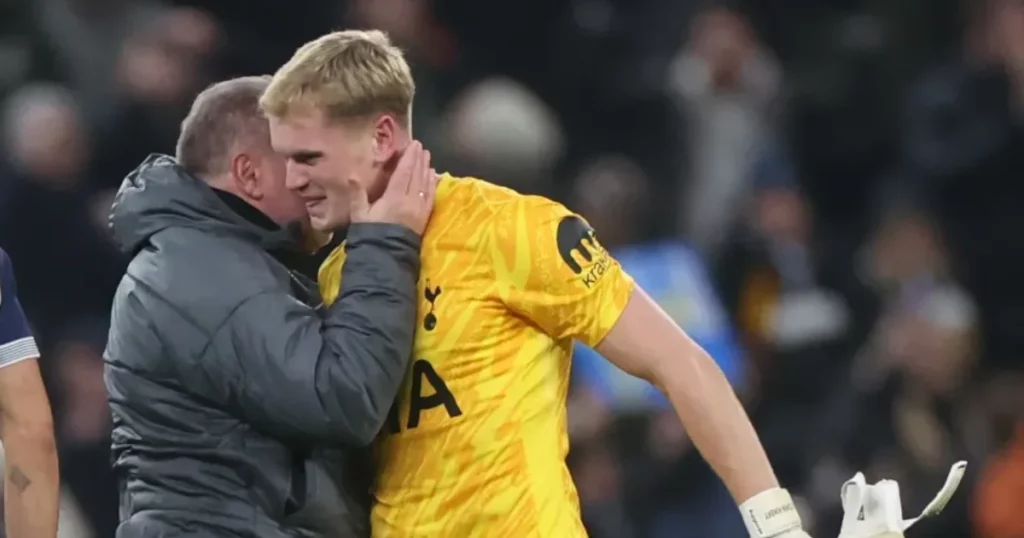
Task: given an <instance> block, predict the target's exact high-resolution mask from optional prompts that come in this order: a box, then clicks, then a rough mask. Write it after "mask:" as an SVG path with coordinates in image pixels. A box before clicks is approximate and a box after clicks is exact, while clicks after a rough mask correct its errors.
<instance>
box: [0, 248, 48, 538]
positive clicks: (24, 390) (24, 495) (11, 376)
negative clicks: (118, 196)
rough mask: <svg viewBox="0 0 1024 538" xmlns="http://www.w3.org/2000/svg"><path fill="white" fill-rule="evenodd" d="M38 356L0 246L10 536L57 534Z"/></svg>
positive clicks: (0, 368)
mask: <svg viewBox="0 0 1024 538" xmlns="http://www.w3.org/2000/svg"><path fill="white" fill-rule="evenodd" d="M38 356H39V352H38V351H37V348H36V343H35V340H34V339H33V338H32V335H31V334H30V333H29V329H28V324H27V323H26V321H25V316H24V313H23V312H22V310H21V306H20V305H19V304H18V299H17V296H16V292H15V282H14V274H13V271H12V267H11V264H10V260H8V258H7V255H6V254H4V252H3V251H2V250H0V439H2V440H3V446H4V461H5V470H4V471H5V472H4V522H5V525H6V530H7V536H8V537H10V538H37V537H39V538H47V537H53V536H56V534H57V514H58V505H59V495H60V479H59V471H58V465H57V450H56V445H55V443H54V438H53V416H52V414H51V412H50V402H49V400H48V398H47V396H46V389H45V388H44V387H43V381H42V377H41V376H40V374H39V366H38V364H37V361H36V359H37V358H38Z"/></svg>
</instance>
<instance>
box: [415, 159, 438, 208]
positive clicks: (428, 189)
mask: <svg viewBox="0 0 1024 538" xmlns="http://www.w3.org/2000/svg"><path fill="white" fill-rule="evenodd" d="M440 180H441V176H439V175H438V174H437V172H435V171H434V169H433V168H431V166H430V152H429V151H425V152H424V157H423V172H422V173H421V174H420V178H419V182H418V185H417V187H416V188H417V191H418V192H421V193H423V196H421V197H420V199H421V200H422V203H423V205H424V207H425V209H426V210H427V211H428V212H429V211H430V210H431V209H433V207H434V196H435V195H436V194H437V185H438V183H439V182H440Z"/></svg>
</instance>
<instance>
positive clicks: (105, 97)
mask: <svg viewBox="0 0 1024 538" xmlns="http://www.w3.org/2000/svg"><path fill="white" fill-rule="evenodd" d="M31 4H32V6H33V7H34V8H35V13H34V15H35V19H36V20H37V21H38V22H39V24H40V26H41V28H42V29H43V32H44V33H45V35H46V36H47V38H48V39H49V41H50V42H51V43H52V44H53V45H54V48H55V50H56V53H57V57H58V58H59V59H60V62H61V66H62V67H63V68H64V70H65V72H66V73H67V78H68V81H69V83H70V86H71V88H72V89H73V90H74V91H75V93H76V97H77V98H78V99H79V100H80V101H81V103H82V104H83V110H85V111H86V113H87V115H88V117H87V122H88V123H90V124H94V123H98V122H102V121H104V120H105V119H106V117H107V114H109V113H110V112H112V111H113V109H114V106H115V105H116V103H117V91H116V89H115V80H116V77H115V76H114V75H115V72H116V61H117V54H118V51H119V50H120V49H121V47H122V45H123V43H124V42H125V40H127V39H128V37H129V36H131V35H132V34H134V33H135V32H137V31H138V29H139V28H140V27H147V26H149V25H150V24H152V23H153V21H155V20H156V19H157V17H158V16H159V15H160V14H161V13H162V11H163V9H164V8H163V6H162V5H161V3H160V2H158V1H155V0H38V1H34V2H32V3H31Z"/></svg>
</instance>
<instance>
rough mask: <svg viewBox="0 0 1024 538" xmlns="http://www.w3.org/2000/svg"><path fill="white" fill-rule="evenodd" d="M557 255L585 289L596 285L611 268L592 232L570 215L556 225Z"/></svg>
mask: <svg viewBox="0 0 1024 538" xmlns="http://www.w3.org/2000/svg"><path fill="white" fill-rule="evenodd" d="M557 241H558V253H559V254H560V255H561V256H562V261H564V262H565V264H566V265H568V266H569V269H571V270H572V272H573V273H576V274H577V275H578V276H579V278H580V282H582V283H583V285H584V286H586V287H588V288H589V287H591V286H593V285H594V284H597V282H598V281H599V280H601V277H602V276H604V274H605V273H606V272H607V271H608V267H610V266H611V257H610V256H609V255H608V251H606V250H605V249H604V247H602V246H601V244H600V243H598V242H597V237H596V236H595V235H594V230H593V229H592V228H591V227H590V226H588V225H587V223H586V222H583V219H581V218H579V217H577V216H575V215H572V216H568V217H564V218H563V219H562V221H561V222H559V223H558V234H557Z"/></svg>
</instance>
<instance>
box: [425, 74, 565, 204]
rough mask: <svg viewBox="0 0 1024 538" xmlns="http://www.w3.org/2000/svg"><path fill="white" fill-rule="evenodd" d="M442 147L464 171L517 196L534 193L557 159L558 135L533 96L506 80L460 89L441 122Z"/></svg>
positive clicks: (547, 178) (555, 125)
mask: <svg viewBox="0 0 1024 538" xmlns="http://www.w3.org/2000/svg"><path fill="white" fill-rule="evenodd" d="M445 132H446V137H445V139H446V140H447V141H448V143H449V144H450V147H448V148H444V149H445V151H446V152H447V153H448V154H450V155H451V156H452V158H453V159H454V162H455V163H457V166H459V167H463V168H464V169H465V170H466V172H465V173H471V174H474V175H479V176H480V177H483V178H486V179H488V180H490V181H495V182H498V183H501V184H504V185H507V186H510V187H513V188H515V189H517V190H520V191H523V192H533V193H535V192H540V191H543V190H544V189H545V187H546V184H547V183H549V182H550V180H551V173H552V171H553V168H554V166H555V163H556V162H557V159H558V158H559V157H560V156H561V152H562V145H563V140H562V130H561V126H560V124H559V122H558V119H557V117H555V115H554V113H553V112H552V111H551V110H550V109H549V108H548V107H547V106H546V105H545V104H544V103H543V102H542V101H541V100H540V98H538V97H537V96H536V95H535V94H534V93H533V92H531V91H530V90H529V89H527V88H525V87H524V86H523V85H521V84H519V83H517V82H515V81H512V80H510V79H506V78H494V79H488V80H484V81H482V82H478V83H476V84H474V85H472V86H470V87H469V88H467V89H466V90H464V91H463V92H462V93H461V94H460V95H459V96H458V97H456V98H455V101H454V102H453V104H452V105H451V109H450V110H449V112H448V116H447V118H446V127H445Z"/></svg>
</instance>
